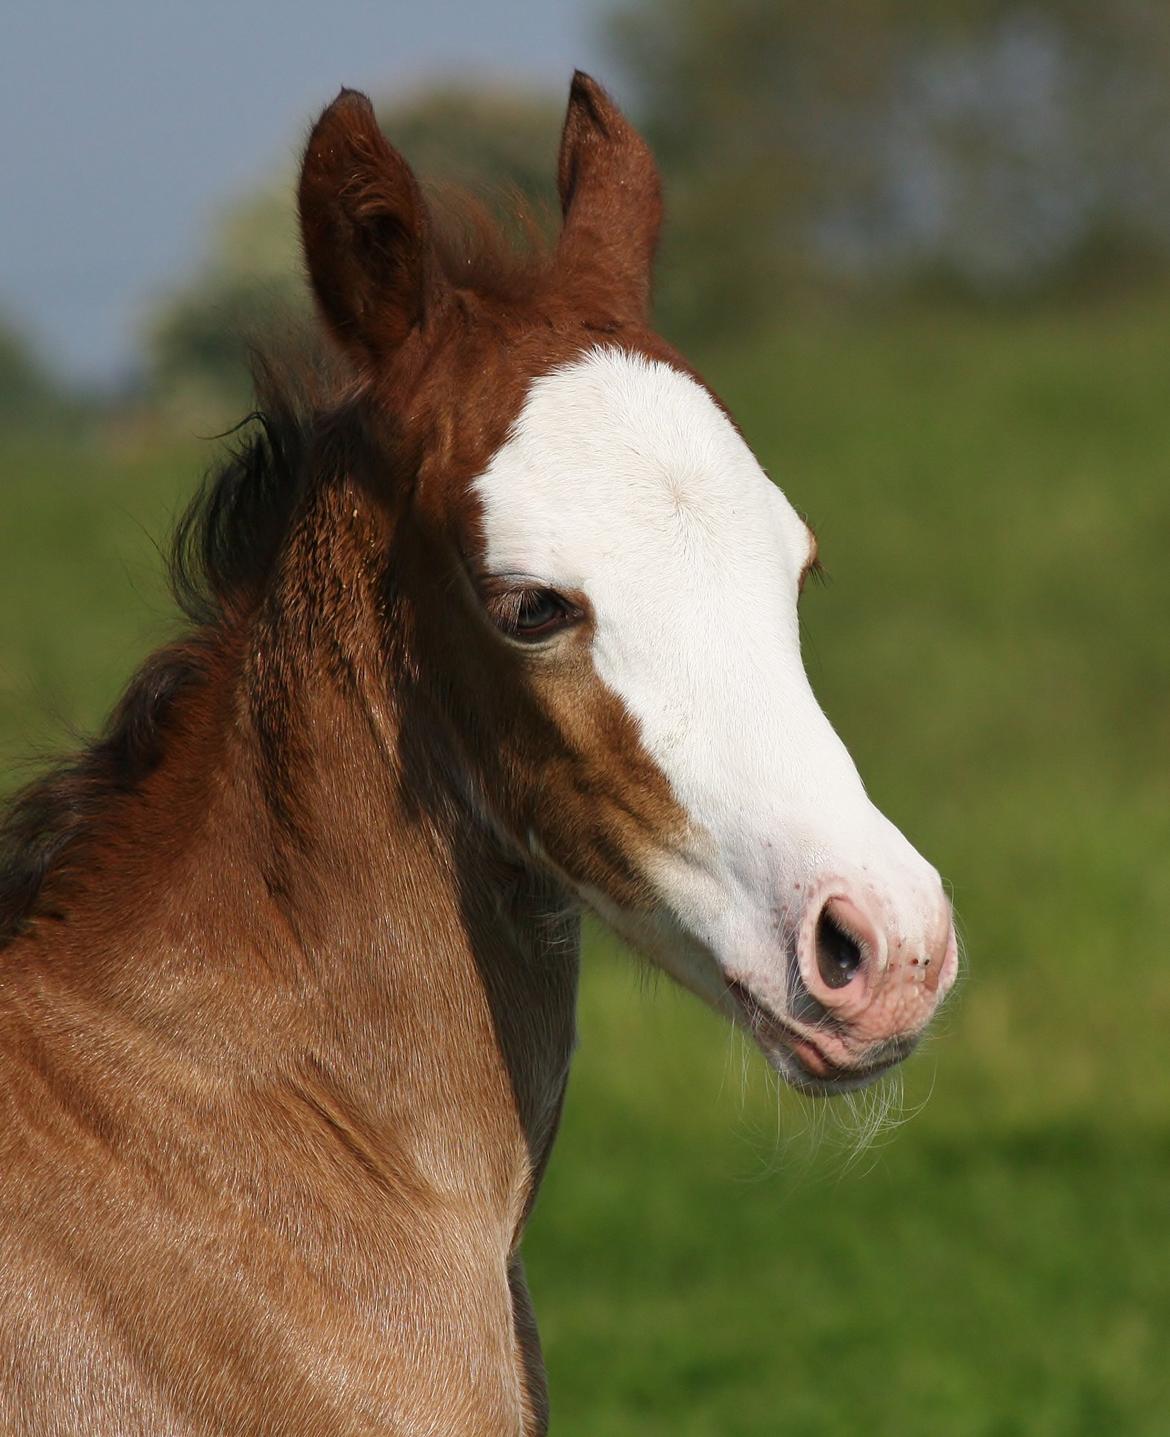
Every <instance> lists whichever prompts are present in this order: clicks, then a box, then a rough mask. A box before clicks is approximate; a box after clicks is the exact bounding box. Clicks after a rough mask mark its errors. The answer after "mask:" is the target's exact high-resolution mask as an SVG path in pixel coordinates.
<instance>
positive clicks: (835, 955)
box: [816, 908, 862, 988]
mask: <svg viewBox="0 0 1170 1437" xmlns="http://www.w3.org/2000/svg"><path fill="white" fill-rule="evenodd" d="M816 944H817V972H818V973H819V974H820V975H821V978H822V979H823V980H824V982H825V983H826V984H827V985H828V987H830V988H844V987H845V986H846V985H847V984H848V983H850V982H851V981H852V980H853V978H854V977H855V976H856V974H857V972H858V970H859V969H860V968H861V959H862V953H861V944H860V943H858V942H857V940H856V939H855V938H853V937H852V936H851V935H850V934H848V933H846V932H845V930H844V929H843V928H840V927H838V925H837V924H836V923H835V922H834V921H833V918H832V915H831V914H830V912H829V910H828V908H824V909H822V911H821V916H820V917H819V918H818V919H817V938H816Z"/></svg>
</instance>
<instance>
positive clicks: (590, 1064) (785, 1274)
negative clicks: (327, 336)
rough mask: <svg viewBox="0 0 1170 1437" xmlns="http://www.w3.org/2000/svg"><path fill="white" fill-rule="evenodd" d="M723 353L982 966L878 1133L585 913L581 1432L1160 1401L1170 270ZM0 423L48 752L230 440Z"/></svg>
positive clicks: (17, 621)
mask: <svg viewBox="0 0 1170 1437" xmlns="http://www.w3.org/2000/svg"><path fill="white" fill-rule="evenodd" d="M694 357H695V358H696V359H697V360H698V361H699V362H700V363H701V365H702V367H703V369H704V371H705V372H706V373H708V374H709V376H710V378H711V379H712V380H713V381H714V382H715V383H716V384H717V385H718V386H719V389H720V391H721V393H723V394H724V395H725V397H726V398H727V400H728V402H729V403H730V405H731V406H732V408H733V410H734V412H735V413H736V415H737V418H738V419H739V420H740V421H741V423H742V425H743V427H744V430H745V432H746V434H747V436H748V438H749V440H750V441H751V442H752V443H753V444H754V445H755V446H756V447H757V450H758V452H759V454H760V456H761V458H762V460H763V461H764V462H765V464H766V465H767V466H768V468H769V470H770V472H771V473H773V474H774V475H775V476H776V477H777V478H778V479H779V480H780V481H781V482H782V483H783V485H784V487H785V489H786V490H787V492H788V493H789V494H790V495H791V497H792V498H793V500H794V502H795V503H796V504H797V505H798V506H800V507H801V508H802V509H804V510H805V511H807V513H808V514H809V517H810V518H811V519H812V520H813V522H814V523H815V525H816V527H817V530H818V533H819V536H820V540H821V546H822V551H823V554H824V558H825V562H826V564H827V566H828V569H829V573H830V576H831V581H830V583H829V584H828V586H827V587H825V588H823V589H821V588H812V589H810V590H809V591H808V592H807V593H806V596H805V599H804V601H803V616H804V617H803V621H804V625H805V629H806V636H805V650H806V656H807V660H808V663H809V668H810V672H811V674H812V677H813V681H814V684H815V686H816V688H817V690H818V692H819V693H820V695H821V697H822V698H823V700H824V701H825V703H826V707H827V708H828V711H829V713H830V715H831V716H832V718H833V719H834V721H835V723H836V724H837V726H838V728H839V729H840V730H841V732H842V734H843V736H844V737H845V739H846V741H847V742H848V744H849V746H850V748H851V750H852V751H853V753H854V755H855V757H856V758H857V760H858V763H859V766H860V768H861V770H862V773H863V774H864V775H865V777H866V780H867V783H868V785H869V788H870V791H871V792H872V794H873V796H874V799H875V801H876V802H878V803H879V804H880V805H881V806H882V807H883V808H884V809H885V810H886V811H887V812H888V813H889V814H890V815H891V816H892V817H893V818H894V819H895V821H896V822H898V823H899V825H901V826H902V827H904V828H905V830H906V831H907V833H908V834H909V835H910V837H911V838H912V839H913V840H914V841H915V842H916V843H917V844H918V845H919V846H920V847H921V848H922V850H923V851H924V852H925V853H927V854H929V855H930V857H931V858H932V860H934V861H935V862H937V863H938V865H939V866H940V868H941V869H942V871H943V872H944V874H945V875H946V876H947V877H948V878H949V880H950V881H951V882H952V883H953V885H954V894H955V900H956V904H957V908H958V913H959V917H960V921H961V926H962V929H963V931H964V933H965V939H966V947H967V953H968V973H967V976H966V978H965V980H964V982H963V984H962V986H961V989H960V991H959V993H958V995H957V997H956V999H955V1000H954V1001H953V1003H952V1004H951V1005H950V1008H949V1011H948V1013H947V1014H946V1015H945V1016H944V1018H943V1020H942V1026H941V1031H940V1032H939V1034H938V1036H937V1037H936V1038H934V1039H932V1040H931V1042H930V1044H929V1046H928V1047H927V1049H926V1051H925V1052H923V1053H922V1054H920V1055H918V1056H916V1057H915V1058H913V1059H911V1061H910V1063H909V1065H908V1066H907V1069H906V1085H907V1108H908V1111H910V1112H913V1111H914V1109H916V1108H917V1107H918V1106H919V1105H920V1104H922V1103H925V1107H924V1109H923V1110H922V1111H921V1112H918V1113H917V1114H916V1115H915V1116H913V1118H912V1120H911V1121H910V1122H908V1123H907V1125H906V1126H904V1127H903V1128H901V1129H900V1130H899V1131H897V1132H896V1133H895V1132H889V1133H887V1134H886V1137H885V1141H884V1142H883V1143H881V1144H879V1146H878V1147H876V1148H874V1149H872V1150H870V1151H868V1152H863V1153H862V1154H861V1155H860V1156H859V1158H858V1159H857V1161H856V1162H854V1163H853V1165H852V1166H849V1165H848V1158H849V1153H850V1150H851V1149H850V1137H849V1124H850V1119H849V1116H848V1112H847V1110H845V1111H844V1116H843V1117H842V1111H843V1110H842V1109H840V1108H839V1107H838V1106H836V1105H833V1106H832V1107H830V1106H828V1105H819V1106H809V1105H806V1104H802V1103H800V1102H797V1101H792V1100H790V1098H789V1097H787V1096H785V1097H783V1098H782V1099H780V1100H779V1101H777V1099H776V1097H775V1095H774V1093H773V1091H772V1089H771V1086H770V1084H769V1083H768V1081H767V1079H766V1076H765V1074H764V1073H763V1070H762V1066H761V1064H760V1062H759V1060H758V1059H757V1058H756V1057H755V1056H754V1055H751V1054H748V1053H747V1052H746V1051H745V1050H744V1049H743V1048H742V1045H740V1044H739V1043H738V1042H737V1041H733V1040H732V1039H731V1038H730V1037H729V1036H728V1033H727V1031H726V1029H725V1028H724V1026H723V1025H722V1024H721V1023H720V1022H719V1021H718V1020H717V1019H716V1018H714V1017H713V1016H710V1015H708V1014H706V1013H705V1012H704V1011H703V1010H702V1009H700V1007H699V1006H698V1004H697V1003H696V1002H695V1001H694V1000H693V999H691V998H689V997H687V996H685V995H681V994H678V993H676V992H675V991H674V990H673V989H672V988H671V987H670V985H669V984H667V983H665V982H661V983H654V984H648V985H647V984H641V985H640V983H639V979H638V976H637V970H636V968H635V967H634V965H633V964H632V963H631V962H630V960H629V958H628V956H627V955H621V956H620V957H615V956H614V954H613V953H612V951H611V949H612V945H611V944H609V943H608V941H605V940H600V939H596V938H595V939H594V941H593V944H592V948H591V952H590V954H589V956H588V961H587V964H586V975H585V992H584V1001H583V1012H582V1046H581V1051H580V1054H579V1056H578V1059H577V1062H576V1065H575V1069H574V1076H573V1081H572V1084H571V1087H570V1097H569V1105H568V1111H567V1117H566V1123H565V1127H564V1131H563V1134H562V1137H561V1140H560V1142H559V1144H558V1148H557V1151H556V1153H555V1155H554V1159H553V1162H552V1166H551V1170H550V1174H549V1179H548V1183H547V1186H546V1189H545V1191H544V1194H543V1196H542V1199H541V1202H540V1204H539V1205H538V1208H537V1213H536V1218H535V1223H534V1227H533V1231H532V1234H531V1237H530V1240H529V1242H528V1244H527V1258H528V1267H529V1274H530V1277H531V1280H532V1284H533V1288H534V1293H535V1298H536V1302H537V1307H538V1311H539V1314H540V1319H541V1326H542V1331H543V1334H544V1339H545V1344H546V1351H547V1356H548V1360H549V1366H550V1373H551V1380H552V1395H553V1408H554V1420H555V1430H556V1431H557V1432H558V1433H560V1434H563V1437H573V1434H576V1433H590V1434H593V1433H598V1432H603V1433H606V1434H607V1437H625V1434H627V1433H629V1434H633V1433H637V1434H638V1437H654V1434H667V1433H669V1434H671V1437H676V1434H695V1437H698V1434H709V1433H716V1432H717V1433H720V1434H729V1437H747V1434H759V1437H773V1434H775V1433H777V1432H784V1433H789V1434H796V1437H837V1434H840V1437H854V1434H856V1433H857V1432H859V1431H865V1432H875V1433H887V1432H888V1433H895V1432H896V1433H899V1434H903V1437H939V1434H946V1437H1101V1434H1104V1433H1110V1434H1113V1433H1116V1434H1119V1437H1120V1434H1124V1437H1163V1434H1164V1433H1165V1430H1166V1413H1167V1411H1168V1410H1170V1387H1168V1376H1167V1368H1166V1363H1165V1360H1164V1353H1165V1351H1166V1348H1167V1343H1168V1341H1170V1261H1167V1257H1166V1238H1165V1234H1164V1228H1165V1209H1166V1194H1167V1192H1168V1191H1170V1145H1168V1142H1167V1133H1168V1132H1170V1079H1168V1076H1167V1066H1166V1062H1165V1046H1166V1043H1165V1034H1166V1032H1167V1031H1168V1030H1170V968H1168V967H1167V965H1166V964H1165V962H1163V961H1162V958H1161V950H1160V942H1161V939H1162V935H1163V934H1165V933H1166V932H1167V931H1168V929H1170V869H1168V868H1167V865H1166V862H1165V855H1166V854H1167V852H1168V851H1170V763H1168V762H1167V757H1168V754H1167V745H1168V743H1170V729H1168V727H1167V715H1168V713H1170V661H1168V659H1167V652H1166V644H1165V641H1164V635H1163V632H1162V630H1163V627H1164V617H1165V615H1166V613H1167V612H1168V610H1170V566H1167V564H1166V563H1165V557H1164V553H1163V550H1164V548H1165V535H1166V533H1167V530H1168V527H1170V406H1167V404H1166V402H1165V387H1166V376H1167V374H1170V298H1168V297H1165V296H1163V297H1161V298H1158V299H1155V298H1154V297H1152V296H1147V297H1146V298H1145V299H1144V301H1143V302H1142V303H1141V304H1140V305H1138V304H1134V303H1129V304H1120V303H1118V304H1114V305H1112V306H1104V305H1099V306H1096V307H1082V308H1080V309H1079V310H1076V311H1074V310H1071V309H1065V310H1064V311H1060V312H1055V311H1050V312H1045V313H1039V312H1033V313H1030V314H1027V313H1010V314H1009V313H1007V312H992V313H984V314H974V313H970V312H967V313H962V314H959V313H955V312H951V313H949V314H948V313H944V312H942V311H941V310H938V309H935V310H934V311H933V312H931V313H913V312H910V313H907V312H902V313H890V314H885V315H870V316H869V317H868V318H867V320H866V321H865V322H864V323H863V324H850V325H847V324H844V323H842V322H841V321H840V320H839V319H831V318H826V317H824V316H821V317H820V318H819V319H818V318H817V317H815V316H811V315H808V314H804V315H800V316H796V317H793V318H792V319H790V321H789V322H788V323H786V324H785V326H784V327H783V329H782V330H778V331H776V332H773V333H770V334H768V335H766V336H764V337H763V338H761V339H760V340H758V341H757V342H755V343H753V344H752V345H750V346H742V347H735V348H727V349H724V350H723V351H721V352H716V351H714V350H708V351H707V352H706V353H703V352H698V353H696V354H695V356H694ZM4 443H5V451H4V453H3V456H2V462H3V468H4V472H5V475H6V504H7V508H6V513H7V515H8V520H7V522H6V524H5V525H4V527H3V529H2V530H0V546H2V547H0V773H3V775H4V778H5V780H6V781H15V778H16V777H17V775H16V774H15V773H13V771H12V769H11V768H10V767H9V766H8V764H7V763H5V762H4V759H5V758H7V757H8V756H10V755H15V754H16V753H17V752H23V751H26V750H27V749H28V748H29V747H30V745H31V744H33V743H34V742H35V741H36V740H37V739H39V738H40V737H41V736H42V734H43V733H44V731H45V727H46V726H45V725H44V724H43V723H41V724H34V719H35V718H36V716H37V715H38V714H43V713H44V709H45V707H46V706H47V707H49V708H51V709H52V711H53V712H54V714H55V716H56V717H58V718H62V719H65V720H67V721H70V722H72V723H80V724H84V725H92V724H93V723H94V722H95V721H96V720H97V718H98V717H99V716H100V714H101V713H102V712H103V711H104V709H105V707H106V706H107V705H108V703H109V702H110V700H111V698H112V697H113V695H114V693H115V691H116V689H117V687H118V686H119V684H120V682H121V681H122V680H123V679H124V677H125V674H126V671H127V669H128V668H129V666H130V665H131V664H133V663H134V662H135V661H136V658H137V657H138V655H139V654H140V653H141V651H142V648H143V646H144V644H145V643H146V642H147V640H148V639H153V638H157V637H158V635H159V633H160V631H162V630H164V629H165V627H166V620H165V617H164V616H165V615H166V613H167V609H166V606H165V604H164V602H163V600H162V598H161V582H160V568H161V566H160V563H159V560H158V557H157V554H156V553H155V550H154V545H153V542H152V538H151V536H161V534H162V533H163V532H164V530H165V528H166V525H167V519H168V516H169V514H170V513H172V512H173V511H174V509H175V508H176V507H177V505H178V503H179V501H180V496H184V495H186V494H187V493H188V492H189V490H190V488H191V487H192V484H193V482H194V477H195V474H196V472H197V471H198V469H199V468H200V467H202V466H203V465H204V464H206V463H207V462H208V460H209V459H210V452H209V448H208V447H207V446H204V447H202V448H200V449H199V450H197V451H181V452H180V451H175V452H169V453H163V452H152V451H147V452H137V453H135V454H132V455H127V454H125V453H116V454H115V453H103V452H101V451H99V450H97V449H95V448H94V447H93V446H89V447H87V448H86V449H85V450H80V449H76V448H69V447H68V446H67V445H66V444H64V443H61V444H55V443H54V444H53V445H52V447H47V446H48V441H45V440H41V441H38V442H37V443H36V444H34V443H33V442H32V441H31V440H29V441H24V440H22V441H17V440H14V439H12V438H9V439H7V440H5V441H4ZM29 592H36V593H37V595H38V602H37V604H36V605H35V606H33V607H32V608H30V607H29V606H28V605H27V603H25V602H24V598H25V595H26V594H27V593H29ZM729 641H730V640H729ZM647 987H648V988H650V989H651V990H652V991H651V992H649V993H645V992H642V991H640V988H647ZM928 1099H929V1101H927V1100H928ZM842 1123H844V1128H842V1127H841V1126H840V1125H841V1124H842ZM810 1126H811V1127H812V1128H814V1129H820V1128H823V1130H824V1136H823V1137H822V1139H821V1140H820V1142H819V1144H815V1143H814V1144H810V1142H809V1141H808V1140H807V1139H805V1138H802V1137H801V1136H800V1132H801V1129H803V1128H808V1127H810Z"/></svg>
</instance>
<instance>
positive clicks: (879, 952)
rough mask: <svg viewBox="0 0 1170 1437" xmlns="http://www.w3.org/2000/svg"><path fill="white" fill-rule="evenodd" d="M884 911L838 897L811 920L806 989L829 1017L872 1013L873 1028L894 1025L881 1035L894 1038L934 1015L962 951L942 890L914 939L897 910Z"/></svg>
mask: <svg viewBox="0 0 1170 1437" xmlns="http://www.w3.org/2000/svg"><path fill="white" fill-rule="evenodd" d="M886 908H887V905H885V904H877V903H873V902H870V901H866V899H864V898H862V897H860V896H854V895H853V894H850V893H848V892H840V891H839V892H837V893H834V894H833V895H832V896H830V897H829V898H827V899H826V900H825V901H824V903H823V904H822V905H821V907H820V909H819V911H817V912H816V914H815V917H812V921H811V922H809V921H808V920H807V919H806V922H805V924H804V925H803V931H802V941H801V952H800V954H799V958H800V970H801V978H802V980H803V982H804V986H805V987H806V989H807V990H808V992H809V994H810V996H811V997H813V998H814V999H815V1000H816V1001H817V1002H818V1003H819V1004H820V1005H821V1006H822V1008H824V1009H825V1011H826V1012H828V1013H830V1014H832V1015H834V1016H836V1017H839V1018H842V1019H846V1020H851V1019H856V1018H859V1017H860V1015H861V1014H862V1013H863V1011H865V1010H867V1009H868V1010H870V1014H869V1016H870V1018H871V1019H872V1020H873V1022H874V1023H878V1022H879V1021H883V1022H885V1023H887V1024H888V1026H889V1028H890V1031H889V1032H888V1033H883V1034H881V1035H880V1036H883V1037H893V1036H896V1031H903V1030H910V1029H914V1028H918V1027H920V1026H922V1024H923V1023H925V1022H926V1020H927V1019H928V1018H929V1017H930V1015H931V1014H932V1013H933V1011H934V1009H935V1007H936V1006H937V1004H938V1003H939V1002H940V1001H941V1000H942V998H943V997H944V996H945V994H946V992H947V990H948V989H949V988H950V987H951V985H952V984H953V982H954V980H955V975H956V972H957V970H958V949H957V945H956V940H955V930H954V924H953V922H952V920H951V911H950V904H949V903H947V901H946V898H945V897H944V896H943V894H942V892H941V889H940V891H939V892H938V894H937V896H936V897H935V898H934V899H933V900H931V901H930V902H929V903H928V904H927V913H926V915H925V921H923V922H922V923H920V924H915V925H912V926H913V927H914V928H915V929H917V931H918V933H919V936H918V937H917V938H915V939H913V940H910V939H908V938H906V937H904V936H903V931H902V930H903V925H902V924H900V923H898V922H897V921H896V920H895V917H894V914H893V911H892V905H889V908H890V912H889V915H888V916H886V915H885V913H884V912H883V910H885V909H886ZM879 915H881V916H879ZM810 916H811V915H810ZM879 1015H884V1017H881V1018H879ZM865 1026H867V1027H868V1026H870V1024H869V1021H868V1020H867V1022H866V1025H865Z"/></svg>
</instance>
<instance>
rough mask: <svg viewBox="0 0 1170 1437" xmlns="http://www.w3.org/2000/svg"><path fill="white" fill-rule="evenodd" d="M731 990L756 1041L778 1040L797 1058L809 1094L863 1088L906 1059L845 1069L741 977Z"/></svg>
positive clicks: (895, 1055) (732, 981)
mask: <svg viewBox="0 0 1170 1437" xmlns="http://www.w3.org/2000/svg"><path fill="white" fill-rule="evenodd" d="M727 990H728V992H729V993H730V994H731V997H732V998H733V999H734V1001H735V1004H736V1006H737V1007H738V1008H739V1010H740V1012H741V1013H742V1014H743V1015H744V1017H745V1018H746V1020H747V1025H748V1028H749V1029H750V1031H751V1033H752V1035H753V1036H754V1037H755V1038H756V1040H757V1041H759V1040H760V1039H761V1038H772V1039H776V1040H778V1041H779V1043H780V1044H781V1045H782V1046H783V1048H784V1049H785V1051H786V1052H787V1053H788V1054H789V1055H790V1056H791V1057H792V1058H794V1059H795V1061H796V1063H797V1064H798V1066H799V1068H800V1070H801V1071H800V1073H799V1075H798V1077H797V1084H796V1085H797V1086H798V1087H800V1088H802V1089H804V1091H806V1092H809V1093H812V1094H817V1093H829V1092H840V1091H841V1090H842V1089H843V1088H846V1087H859V1086H861V1085H862V1084H864V1083H868V1082H869V1081H871V1079H873V1078H876V1077H879V1076H880V1075H881V1074H882V1073H884V1072H886V1071H888V1070H889V1069H890V1068H892V1067H894V1066H895V1065H896V1064H897V1063H899V1062H900V1061H901V1060H902V1058H903V1057H904V1056H905V1053H904V1052H900V1051H899V1052H894V1053H892V1054H890V1055H889V1056H882V1057H881V1058H879V1059H878V1061H877V1062H874V1063H868V1064H865V1065H863V1066H859V1067H847V1066H843V1065H842V1064H840V1063H835V1062H834V1061H833V1059H832V1058H830V1057H829V1056H828V1054H827V1053H826V1052H825V1051H824V1049H823V1048H821V1047H820V1045H819V1044H817V1043H816V1042H814V1041H813V1039H812V1038H811V1037H810V1036H809V1035H808V1034H807V1033H805V1032H802V1031H801V1030H800V1029H799V1028H798V1027H797V1026H796V1025H795V1024H793V1023H791V1022H790V1021H789V1020H788V1019H786V1018H783V1017H781V1015H780V1014H779V1013H777V1012H775V1011H774V1009H772V1008H771V1007H769V1006H768V1005H767V1004H766V1003H764V1002H762V1001H761V1000H760V999H759V998H758V997H757V996H756V995H755V993H753V992H752V990H751V988H749V987H748V985H747V984H746V983H743V982H741V981H740V980H739V979H738V978H730V979H728V980H727Z"/></svg>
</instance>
